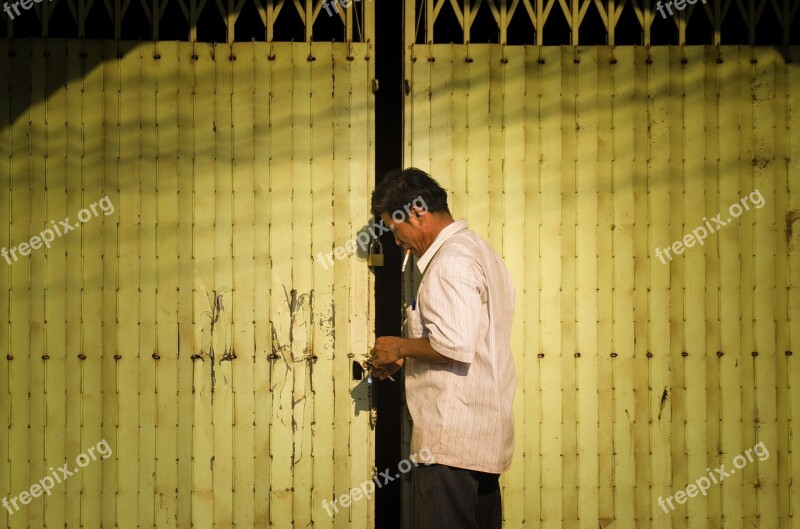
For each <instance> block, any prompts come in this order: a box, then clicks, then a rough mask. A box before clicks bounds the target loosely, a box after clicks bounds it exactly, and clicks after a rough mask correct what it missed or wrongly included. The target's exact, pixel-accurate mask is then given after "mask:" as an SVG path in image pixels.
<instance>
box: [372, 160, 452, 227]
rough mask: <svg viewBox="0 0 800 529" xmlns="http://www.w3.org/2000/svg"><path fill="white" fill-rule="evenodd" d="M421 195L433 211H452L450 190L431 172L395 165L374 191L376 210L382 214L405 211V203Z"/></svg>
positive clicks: (374, 209) (375, 211) (374, 211)
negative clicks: (439, 182)
mask: <svg viewBox="0 0 800 529" xmlns="http://www.w3.org/2000/svg"><path fill="white" fill-rule="evenodd" d="M420 198H421V199H422V200H423V201H424V202H425V205H426V206H427V211H428V212H429V213H438V212H447V213H450V209H449V208H448V207H447V191H445V190H444V189H443V188H442V187H441V186H440V185H439V184H438V182H436V180H434V179H433V178H431V177H430V176H429V175H428V173H426V172H425V171H422V170H421V169H417V168H416V167H409V168H408V169H393V170H391V171H389V172H388V173H386V176H385V177H384V178H383V180H381V181H380V183H378V185H377V186H376V187H375V191H373V192H372V213H373V214H374V215H379V216H380V215H381V214H382V213H387V214H392V213H393V212H395V211H398V210H399V211H403V207H404V206H407V205H410V204H411V203H412V202H413V201H414V200H415V199H420Z"/></svg>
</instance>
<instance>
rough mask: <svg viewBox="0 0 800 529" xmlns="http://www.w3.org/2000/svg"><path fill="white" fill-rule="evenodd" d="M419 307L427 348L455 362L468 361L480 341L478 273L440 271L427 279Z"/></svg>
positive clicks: (479, 283)
mask: <svg viewBox="0 0 800 529" xmlns="http://www.w3.org/2000/svg"><path fill="white" fill-rule="evenodd" d="M427 283H428V284H427V285H426V287H425V295H424V297H423V299H422V300H421V301H420V306H419V310H420V311H421V316H422V319H423V324H424V326H425V329H426V330H427V332H428V341H429V342H430V344H431V347H433V349H434V350H435V351H436V352H438V353H439V354H441V355H442V356H446V357H448V358H452V359H453V360H456V361H458V362H466V363H470V362H472V359H473V357H474V356H475V353H476V352H477V350H478V345H479V343H480V340H481V313H482V311H483V299H484V298H485V296H484V295H483V293H484V292H483V291H484V290H485V288H484V285H483V282H482V281H481V280H480V277H479V276H478V274H475V273H471V272H469V271H466V270H464V271H462V273H459V274H450V273H448V274H440V275H438V276H435V277H431V278H430V279H429V280H428V281H427Z"/></svg>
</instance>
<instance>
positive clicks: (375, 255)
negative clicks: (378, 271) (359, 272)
mask: <svg viewBox="0 0 800 529" xmlns="http://www.w3.org/2000/svg"><path fill="white" fill-rule="evenodd" d="M376 250H377V251H376ZM367 266H383V245H382V244H381V241H380V240H379V239H375V242H373V243H372V244H371V245H370V247H369V253H368V254H367Z"/></svg>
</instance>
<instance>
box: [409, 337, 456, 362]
mask: <svg viewBox="0 0 800 529" xmlns="http://www.w3.org/2000/svg"><path fill="white" fill-rule="evenodd" d="M400 357H401V358H416V359H417V360H424V361H426V362H430V363H432V364H446V363H448V362H453V359H452V358H447V357H446V356H444V355H442V354H440V353H438V352H437V351H436V349H434V348H433V347H431V342H429V341H428V339H427V338H406V339H404V340H403V342H402V343H401V344H400Z"/></svg>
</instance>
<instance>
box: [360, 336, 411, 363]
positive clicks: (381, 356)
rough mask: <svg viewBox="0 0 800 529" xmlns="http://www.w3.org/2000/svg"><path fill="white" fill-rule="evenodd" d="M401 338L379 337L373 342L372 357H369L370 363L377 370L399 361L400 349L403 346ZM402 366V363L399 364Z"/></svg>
mask: <svg viewBox="0 0 800 529" xmlns="http://www.w3.org/2000/svg"><path fill="white" fill-rule="evenodd" d="M404 341H405V340H403V339H402V338H398V337H397V336H381V337H380V338H378V339H376V340H375V347H373V348H372V351H370V353H372V356H370V357H369V361H370V363H371V364H372V365H373V366H374V367H376V368H378V367H383V366H388V365H389V364H393V363H395V362H397V361H398V360H401V359H402V358H403V356H402V355H401V354H400V348H401V347H402V346H403V342H404ZM400 365H402V362H401V364H400Z"/></svg>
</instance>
